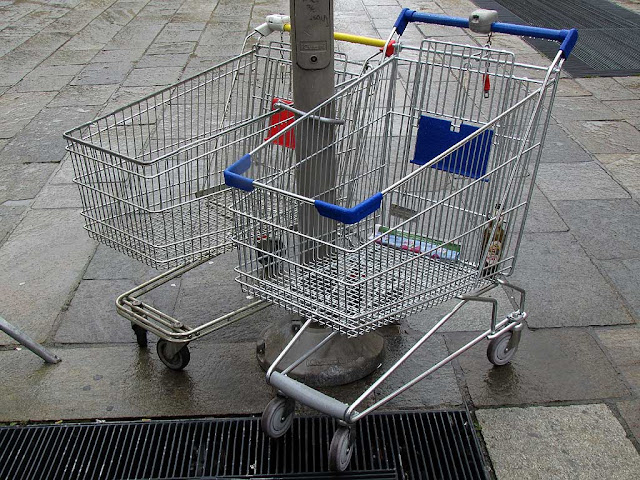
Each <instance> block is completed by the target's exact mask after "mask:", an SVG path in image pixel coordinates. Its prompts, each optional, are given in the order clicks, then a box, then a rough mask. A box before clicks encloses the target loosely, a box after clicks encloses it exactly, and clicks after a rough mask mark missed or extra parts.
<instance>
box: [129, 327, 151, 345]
mask: <svg viewBox="0 0 640 480" xmlns="http://www.w3.org/2000/svg"><path fill="white" fill-rule="evenodd" d="M131 328H133V332H134V333H135V334H136V341H137V342H138V346H139V347H140V348H147V331H146V330H145V329H144V328H142V327H141V326H140V325H136V324H135V323H132V324H131Z"/></svg>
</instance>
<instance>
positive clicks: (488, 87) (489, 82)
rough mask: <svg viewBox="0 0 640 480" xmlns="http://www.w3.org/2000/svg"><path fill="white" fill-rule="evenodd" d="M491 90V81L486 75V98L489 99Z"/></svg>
mask: <svg viewBox="0 0 640 480" xmlns="http://www.w3.org/2000/svg"><path fill="white" fill-rule="evenodd" d="M490 90H491V80H489V74H487V73H485V74H484V98H489V91H490Z"/></svg>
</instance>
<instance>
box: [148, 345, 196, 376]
mask: <svg viewBox="0 0 640 480" xmlns="http://www.w3.org/2000/svg"><path fill="white" fill-rule="evenodd" d="M171 347H172V345H171V342H167V341H166V340H158V343H157V345H156V351H157V352H158V357H160V360H162V363H164V364H165V365H166V366H167V367H168V368H170V369H171V370H182V369H183V368H184V367H186V366H187V365H189V360H191V354H190V353H189V347H188V346H186V345H185V346H184V347H182V348H181V349H180V350H178V351H177V352H176V353H175V355H173V356H170V353H169V352H171Z"/></svg>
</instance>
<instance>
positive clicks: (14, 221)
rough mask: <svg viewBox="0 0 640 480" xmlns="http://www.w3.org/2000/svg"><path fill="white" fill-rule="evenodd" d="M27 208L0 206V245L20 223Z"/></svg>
mask: <svg viewBox="0 0 640 480" xmlns="http://www.w3.org/2000/svg"><path fill="white" fill-rule="evenodd" d="M27 208H28V207H27V206H26V205H25V206H19V205H18V206H7V205H0V245H2V243H3V242H4V240H5V239H6V238H7V237H8V235H9V234H10V233H11V231H12V230H13V229H14V228H15V226H16V225H18V223H19V222H20V219H21V218H22V215H23V214H24V212H25V211H26V210H27Z"/></svg>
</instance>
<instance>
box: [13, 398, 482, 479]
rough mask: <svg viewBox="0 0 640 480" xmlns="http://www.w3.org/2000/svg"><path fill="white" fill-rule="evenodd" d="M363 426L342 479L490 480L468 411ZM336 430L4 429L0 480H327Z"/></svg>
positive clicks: (236, 424) (161, 425) (224, 424)
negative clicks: (273, 434) (272, 433)
mask: <svg viewBox="0 0 640 480" xmlns="http://www.w3.org/2000/svg"><path fill="white" fill-rule="evenodd" d="M356 428H357V431H358V432H357V433H358V440H357V446H356V450H355V452H354V456H353V459H352V461H351V465H350V469H351V472H349V473H348V476H345V475H343V476H342V478H373V477H371V476H370V474H375V475H374V477H375V478H398V479H405V478H411V479H414V478H415V479H436V478H437V479H442V478H459V479H484V478H486V474H485V470H484V466H483V459H482V455H481V453H480V451H479V448H478V443H477V439H476V437H475V432H474V429H473V424H472V422H471V419H470V417H469V414H468V413H467V412H465V411H441V412H402V413H379V414H373V415H370V416H368V417H365V418H364V419H362V420H361V421H360V422H359V423H358V424H357V425H356ZM334 430H335V423H334V421H333V420H332V419H330V418H327V417H302V418H296V420H295V421H294V424H293V426H292V428H291V429H290V431H289V432H287V434H286V435H285V436H284V437H283V438H281V439H279V440H277V441H274V440H270V439H269V438H267V437H265V436H264V435H263V434H262V432H261V431H260V425H259V419H258V418H255V417H245V418H228V419H207V420H179V421H178V420H175V421H174V420H161V421H149V422H110V423H95V424H69V425H32V426H24V427H3V428H0V478H2V479H78V480H80V479H91V480H97V479H130V480H134V479H142V478H145V479H146V478H153V479H178V478H229V477H234V478H265V479H266V478H325V477H326V475H323V473H325V472H327V471H328V460H327V451H328V447H329V443H330V441H331V437H332V435H333V432H334Z"/></svg>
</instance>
